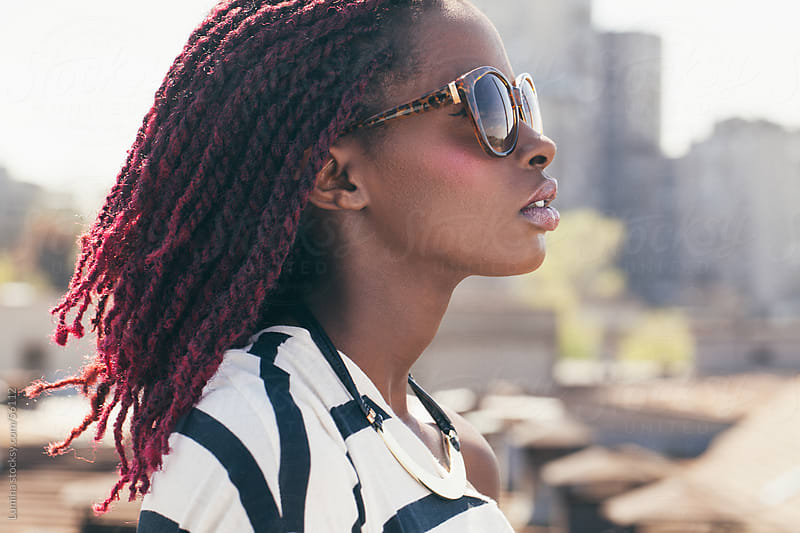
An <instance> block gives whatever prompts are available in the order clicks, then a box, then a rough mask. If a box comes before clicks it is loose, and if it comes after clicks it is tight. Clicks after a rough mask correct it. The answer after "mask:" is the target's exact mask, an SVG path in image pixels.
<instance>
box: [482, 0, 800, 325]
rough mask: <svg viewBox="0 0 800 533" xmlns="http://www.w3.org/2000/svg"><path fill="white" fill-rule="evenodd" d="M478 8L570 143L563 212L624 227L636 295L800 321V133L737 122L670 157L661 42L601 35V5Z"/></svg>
mask: <svg viewBox="0 0 800 533" xmlns="http://www.w3.org/2000/svg"><path fill="white" fill-rule="evenodd" d="M474 3H475V4H476V5H477V6H478V7H479V8H480V9H481V10H482V11H484V12H485V13H486V14H487V16H488V17H489V18H490V19H491V20H492V22H494V24H495V26H496V27H497V28H498V31H499V32H500V34H501V36H502V37H503V40H504V42H505V44H506V48H507V50H508V54H509V58H510V60H511V63H512V66H513V67H514V69H515V73H518V72H522V71H525V70H527V71H529V72H530V73H531V74H532V75H533V77H534V80H535V82H536V88H537V91H538V93H539V99H540V102H541V105H542V118H543V121H544V130H545V134H546V135H547V136H549V137H551V138H552V139H554V140H555V141H556V143H557V144H558V155H557V156H556V158H555V160H554V162H553V164H552V165H551V166H549V167H548V168H547V170H546V173H547V174H548V175H550V176H552V177H555V178H556V179H558V181H559V198H558V200H557V201H556V205H557V206H558V207H559V209H561V210H562V211H568V210H569V209H573V208H577V207H589V208H594V209H597V210H599V211H601V212H603V213H604V214H607V215H610V216H613V217H615V218H619V219H621V220H623V221H624V222H625V224H626V231H627V237H626V242H625V243H624V246H623V249H622V250H621V253H620V256H619V266H620V267H621V268H622V269H623V270H624V272H625V273H626V275H627V281H628V286H629V288H630V289H631V291H632V292H633V293H634V294H636V295H637V296H639V297H640V298H642V299H643V300H644V301H646V302H648V303H650V304H654V305H665V304H667V305H693V304H696V305H697V306H700V307H703V308H705V309H706V310H708V309H709V308H717V309H722V310H723V312H724V311H727V310H728V308H727V307H726V305H728V304H730V305H731V306H733V307H734V308H735V309H736V310H738V312H740V313H742V314H749V315H756V316H763V315H765V314H797V313H798V312H800V289H799V288H798V286H800V277H798V276H796V275H794V273H795V272H797V270H798V266H800V211H798V209H797V208H796V207H795V205H794V203H795V202H796V199H797V198H800V190H799V189H800V132H787V131H786V130H784V129H783V128H782V127H780V126H777V125H774V124H771V123H769V122H766V121H754V122H748V121H744V120H741V119H731V120H726V121H723V122H721V123H719V124H718V125H717V127H716V128H715V130H714V133H713V134H712V135H711V137H709V138H708V139H707V140H704V141H702V142H699V143H696V144H695V145H694V146H693V147H692V149H691V151H690V152H689V153H688V154H687V155H686V156H685V157H682V158H678V159H673V158H668V157H666V156H664V154H663V153H662V151H661V148H660V146H661V135H660V133H661V77H662V43H661V39H660V37H658V36H655V35H648V34H643V33H638V32H624V33H615V32H602V31H598V30H597V28H595V27H594V26H593V25H592V0H537V1H535V2H513V9H510V7H511V5H510V4H511V2H509V1H508V0H474ZM765 97H768V95H765ZM731 287H732V288H733V289H730V288H731ZM698 288H699V289H700V290H697V289H698Z"/></svg>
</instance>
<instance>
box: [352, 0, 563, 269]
mask: <svg viewBox="0 0 800 533" xmlns="http://www.w3.org/2000/svg"><path fill="white" fill-rule="evenodd" d="M411 38H412V40H416V42H418V43H419V45H418V46H419V47H420V50H419V53H420V57H421V58H423V66H422V68H421V72H420V75H418V76H417V77H415V78H411V79H410V80H409V81H408V82H407V83H405V84H403V86H394V87H391V88H390V89H389V91H388V92H387V94H386V99H387V101H388V102H389V106H392V105H396V104H400V103H403V102H406V101H409V100H412V99H414V98H417V97H419V96H421V95H422V94H424V93H425V92H427V91H430V90H433V89H436V88H438V87H441V86H442V85H444V84H446V83H448V82H450V81H452V80H454V79H455V78H457V77H458V76H460V75H461V74H463V73H465V72H467V71H469V70H471V69H473V68H475V67H478V66H482V65H490V66H494V67H496V68H497V69H499V70H500V71H501V72H502V73H503V74H505V75H506V77H507V78H508V79H509V80H513V79H514V76H515V74H516V73H515V72H514V70H513V69H512V68H511V65H510V63H509V60H508V57H507V55H506V51H505V48H504V46H503V43H502V41H501V39H500V36H499V35H498V33H497V31H496V29H495V28H494V26H493V25H492V24H491V22H489V21H488V19H487V18H486V17H485V16H484V15H483V14H482V13H480V12H478V11H477V10H475V8H473V7H472V6H470V5H462V4H460V3H457V4H456V5H455V7H454V8H453V9H452V10H449V11H448V10H445V11H444V12H441V13H435V12H431V13H430V14H429V16H426V17H425V18H424V20H423V21H422V22H421V23H420V24H418V25H417V26H416V27H415V28H414V29H413V30H412V35H411ZM524 70H526V69H525V68H522V69H521V71H524ZM461 110H462V106H461V105H447V106H444V107H442V108H439V109H435V110H432V111H428V112H426V113H423V114H420V115H417V116H413V117H409V118H406V119H402V120H395V121H390V122H388V123H386V124H384V125H383V126H381V127H388V128H389V131H387V132H386V133H387V135H386V142H385V143H384V145H383V146H384V151H383V152H382V153H380V154H371V157H367V158H364V160H363V161H362V164H365V165H367V168H365V170H366V171H367V174H368V175H369V176H370V178H369V179H368V189H369V197H370V207H371V209H372V211H371V216H372V217H374V221H373V222H374V230H375V231H376V232H378V233H379V235H380V237H381V238H382V240H383V241H385V242H386V243H387V244H388V246H389V247H390V248H391V249H392V250H391V253H392V254H393V255H395V256H398V257H403V258H405V259H406V260H412V261H422V262H432V263H434V264H433V265H432V266H433V267H434V268H439V269H445V270H448V271H453V270H454V271H457V272H462V273H464V274H466V275H471V274H475V275H484V276H501V275H516V274H523V273H527V272H531V271H533V270H535V269H536V268H538V267H539V266H540V265H541V263H542V261H543V260H544V256H545V231H544V230H542V229H540V228H538V227H536V226H534V225H533V224H532V223H531V222H530V221H529V220H528V219H526V218H525V217H524V216H522V214H521V213H520V209H521V208H522V207H523V206H524V205H525V204H526V203H527V200H528V199H529V198H530V197H531V195H532V194H533V192H534V191H536V190H537V189H538V188H539V187H540V186H542V185H543V184H544V183H545V179H548V178H545V177H544V176H543V173H542V171H543V169H544V167H545V166H547V165H548V164H549V163H550V162H551V161H552V159H553V157H554V156H555V152H556V147H555V144H554V143H553V142H552V141H551V140H550V139H548V138H547V137H544V136H540V135H539V134H538V133H536V132H535V131H534V130H533V129H531V128H530V127H529V126H528V125H527V124H524V123H520V133H519V141H518V144H517V148H516V149H515V150H514V152H512V153H511V154H510V155H509V156H507V157H502V158H500V157H493V156H490V155H488V154H487V153H486V152H484V150H483V149H482V148H481V146H480V144H479V143H478V141H477V139H476V137H475V133H474V131H473V127H472V122H471V121H470V119H469V118H468V117H467V116H466V115H465V113H463V112H461ZM546 112H547V110H546V109H545V110H543V114H544V115H545V121H546V120H547V119H546ZM453 115H455V116H453ZM537 156H539V157H538V158H537ZM542 156H544V158H546V162H545V163H544V164H541V161H544V158H543V157H542ZM534 158H535V159H534ZM532 159H534V161H533V162H532V161H531V160H532ZM536 163H539V164H536Z"/></svg>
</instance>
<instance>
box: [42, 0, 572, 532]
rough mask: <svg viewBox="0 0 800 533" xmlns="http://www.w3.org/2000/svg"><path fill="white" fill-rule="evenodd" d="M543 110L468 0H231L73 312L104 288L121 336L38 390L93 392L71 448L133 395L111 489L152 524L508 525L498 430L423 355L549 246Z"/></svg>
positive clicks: (201, 44)
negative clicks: (438, 385)
mask: <svg viewBox="0 0 800 533" xmlns="http://www.w3.org/2000/svg"><path fill="white" fill-rule="evenodd" d="M465 74H466V76H464V75H465ZM526 83H530V85H525V84H526ZM507 84H508V85H507ZM517 87H518V88H519V89H518V88H517ZM420 96H424V98H423V99H422V100H418V101H416V102H415V100H417V99H418V98H419V97H420ZM408 102H411V105H406V103H408ZM387 108H389V112H386V113H383V111H384V110H386V109H387ZM370 117H372V119H371V120H369V118H370ZM541 131H542V130H541V120H540V117H539V112H538V103H537V102H536V95H535V89H534V88H533V85H532V82H529V81H528V80H527V78H525V77H522V76H520V77H519V78H514V77H513V72H512V69H511V66H510V64H509V61H508V58H507V55H506V52H505V50H504V47H503V44H502V41H501V39H500V37H499V35H498V34H497V31H496V30H495V28H494V26H492V24H491V23H490V22H489V21H488V20H487V19H486V17H485V16H484V15H483V14H481V13H480V12H479V11H477V10H476V9H475V8H474V6H472V5H471V4H470V3H469V2H467V1H462V0H318V1H308V0H306V1H288V2H281V3H278V2H263V1H254V0H248V1H236V0H233V1H230V2H222V3H220V4H219V5H217V6H216V7H215V8H214V9H213V10H212V12H211V13H210V14H209V15H208V17H207V19H206V20H205V21H204V22H203V23H202V24H201V25H200V26H199V27H198V28H197V29H196V30H195V32H194V33H193V34H192V35H191V37H190V38H189V41H188V43H187V44H186V46H185V48H184V50H183V53H182V54H181V55H180V56H179V57H178V58H177V59H176V61H175V63H174V64H173V66H172V68H171V69H170V71H169V73H168V75H167V77H166V79H165V81H164V83H163V85H162V86H161V88H160V89H159V90H158V91H157V93H156V98H155V104H154V106H153V107H152V109H151V110H150V112H149V113H148V114H147V116H146V117H145V119H144V123H143V125H142V128H141V129H140V131H139V134H138V136H137V138H136V141H135V143H134V145H133V147H132V149H131V150H130V151H129V153H128V159H127V162H126V164H125V166H124V167H123V169H122V171H121V172H120V174H119V177H118V182H117V184H116V185H115V186H114V188H113V189H112V191H111V193H110V194H109V196H108V198H107V200H106V203H105V205H104V206H103V208H102V210H101V211H100V213H99V216H98V219H97V221H96V222H95V224H94V226H93V227H92V228H91V230H90V231H89V232H88V233H87V234H85V235H84V236H83V237H82V239H81V244H82V253H81V255H80V257H79V259H78V263H77V267H76V272H75V275H74V277H73V279H72V282H71V285H70V288H69V291H68V293H67V295H66V296H65V298H64V300H63V302H62V303H61V304H60V305H59V306H58V307H57V308H56V309H54V312H57V313H59V319H60V320H59V325H58V328H57V330H56V334H55V338H56V341H57V342H59V343H60V344H64V343H65V342H66V340H67V336H68V334H70V333H72V334H73V335H75V336H81V335H82V334H83V328H82V324H81V319H82V316H83V315H84V313H85V312H86V310H87V308H88V306H89V305H90V304H91V303H92V302H93V301H95V302H96V303H95V308H96V312H95V316H94V319H93V320H92V324H93V328H94V329H95V330H96V331H97V335H98V350H97V355H96V358H95V360H94V361H93V362H92V363H91V364H88V365H87V366H86V367H85V368H84V369H82V372H81V373H80V375H78V376H75V377H73V378H70V379H67V380H63V381H61V382H58V383H54V384H47V383H41V382H40V383H35V384H33V385H31V386H30V387H29V389H28V394H29V395H30V396H35V395H37V394H39V393H40V392H42V391H43V390H47V389H52V388H56V387H62V386H65V385H69V384H72V385H77V386H80V387H81V388H82V390H83V392H84V394H87V395H89V396H90V398H91V406H92V411H91V413H90V414H89V415H87V417H86V418H85V420H84V421H83V423H82V424H81V425H79V426H78V427H77V428H75V430H73V432H72V434H71V435H70V436H69V438H67V439H66V440H65V441H64V442H62V443H59V444H54V445H52V446H51V448H50V450H49V451H50V452H51V453H59V452H62V453H63V451H64V450H65V448H66V447H67V446H68V445H69V443H70V442H71V441H72V440H73V439H74V438H75V437H76V436H77V435H79V434H80V433H82V432H83V431H84V430H85V429H86V428H87V427H88V426H89V425H90V424H91V423H92V422H95V421H96V422H98V428H97V433H96V438H100V437H101V436H102V434H103V433H104V431H105V429H106V425H107V421H108V417H109V414H110V412H111V410H112V408H115V407H118V408H119V412H118V414H117V415H116V419H115V421H114V426H113V427H114V437H115V440H116V443H117V444H116V445H117V451H118V453H119V455H120V459H121V463H120V468H119V472H120V479H119V480H118V482H117V484H116V485H115V486H114V487H113V489H112V491H111V494H110V495H109V497H108V498H107V499H106V500H105V501H104V502H102V504H99V505H97V506H96V508H95V510H96V512H98V513H101V512H105V511H106V510H107V509H108V506H109V504H110V503H111V502H112V501H113V500H114V499H116V498H117V497H118V494H119V491H120V490H121V489H122V488H123V486H124V485H125V484H129V485H130V496H129V500H133V499H134V498H135V496H136V494H137V492H139V493H142V494H144V495H145V497H144V501H143V504H142V511H141V515H140V521H139V529H140V531H147V532H150V531H178V530H181V531H183V530H187V531H192V532H197V531H250V530H254V531H262V530H264V531H273V530H275V531H303V530H308V531H428V530H433V529H434V528H436V529H435V531H442V532H444V531H493V532H496V531H510V530H511V527H510V526H509V524H508V522H507V520H506V519H505V517H504V516H503V515H502V513H501V512H500V511H499V509H498V508H497V505H496V500H497V498H498V492H499V477H498V470H497V460H496V458H495V456H494V454H493V453H492V450H491V449H490V448H489V446H488V444H487V443H486V441H485V440H484V439H483V438H482V437H481V435H480V434H479V433H478V432H477V431H476V430H475V429H474V428H472V427H471V426H470V425H469V423H468V422H467V421H466V420H465V419H463V418H462V417H460V416H458V415H457V414H456V413H454V412H452V411H451V410H450V409H447V408H446V407H444V406H438V405H436V403H435V402H433V401H432V400H431V399H430V397H428V396H427V395H426V394H425V393H424V391H422V390H421V388H420V387H419V386H418V385H417V384H416V382H414V381H413V378H412V377H411V376H410V374H409V369H410V367H411V366H412V364H413V363H414V361H415V360H416V359H417V358H418V357H419V356H420V354H421V353H422V351H423V350H424V348H425V347H426V346H428V344H429V343H430V342H431V340H432V339H433V337H434V335H435V333H436V330H437V328H438V326H439V323H440V321H441V318H442V316H443V314H444V312H445V310H446V308H447V305H448V301H449V299H450V296H451V294H452V292H453V290H454V289H455V287H456V286H457V285H458V283H459V282H460V281H461V280H463V279H464V278H466V277H468V276H470V275H482V276H509V275H516V274H523V273H526V272H531V271H533V270H535V269H536V268H538V267H539V265H540V264H541V263H542V261H543V260H544V256H545V232H546V231H547V230H553V229H555V227H556V225H557V223H558V213H557V211H555V210H554V209H552V208H549V207H546V205H547V204H549V203H550V202H551V201H552V199H553V198H554V197H555V194H556V182H555V180H553V179H550V178H547V177H546V176H545V174H544V172H543V171H544V168H545V167H546V166H547V165H549V164H550V162H551V161H552V160H553V157H554V156H555V151H556V148H555V145H554V144H553V142H552V141H551V140H550V139H548V138H547V137H545V136H544V135H542V133H541ZM534 201H535V202H537V203H536V205H537V206H539V207H536V206H533V205H530V204H532V202H534ZM542 204H545V207H541V205H542ZM75 308H77V316H76V317H75V319H74V320H73V321H72V323H67V319H66V315H67V313H68V312H69V311H71V310H72V309H75ZM407 383H410V384H411V385H412V390H413V392H414V393H415V394H416V395H417V396H419V398H420V401H421V402H422V404H423V405H424V406H425V407H426V409H427V410H428V412H429V413H430V415H431V417H430V419H420V418H418V417H417V416H415V415H413V414H412V413H411V412H410V411H409V409H408V404H407ZM112 390H113V396H112V395H111V392H112ZM109 396H110V397H111V399H110V401H107V399H108V398H109ZM131 408H132V409H133V414H132V418H131V420H130V436H129V437H127V436H126V438H125V441H124V443H123V422H124V421H125V419H126V416H127V412H128V411H129V409H131Z"/></svg>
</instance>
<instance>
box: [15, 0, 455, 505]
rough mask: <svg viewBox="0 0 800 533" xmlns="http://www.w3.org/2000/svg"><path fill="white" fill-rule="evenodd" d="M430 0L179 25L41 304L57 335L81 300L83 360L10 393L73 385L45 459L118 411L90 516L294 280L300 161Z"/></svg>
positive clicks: (276, 8) (354, 113) (347, 3)
mask: <svg viewBox="0 0 800 533" xmlns="http://www.w3.org/2000/svg"><path fill="white" fill-rule="evenodd" d="M439 2H440V0H289V1H282V2H279V1H275V0H271V1H257V0H230V1H223V2H220V3H219V4H217V5H216V6H215V7H214V8H213V9H212V10H211V11H210V12H209V14H208V15H207V17H206V18H205V20H204V21H203V22H202V23H201V24H200V25H199V26H198V27H197V28H196V29H195V30H194V31H193V32H192V34H191V35H190V36H189V38H188V40H187V42H186V44H185V45H184V47H183V50H182V52H181V53H180V54H179V55H178V56H177V57H176V59H175V60H174V62H173V64H172V66H171V67H170V69H169V71H168V73H167V75H166V77H165V79H164V80H163V82H162V84H161V86H160V87H159V88H158V90H157V91H156V93H155V100H154V103H153V105H152V107H151V108H150V110H149V111H148V112H147V114H146V115H145V117H144V119H143V121H142V124H141V126H140V128H139V130H138V132H137V134H136V138H135V140H134V143H133V145H132V146H131V148H130V149H129V150H128V152H127V156H126V160H125V163H124V165H123V166H122V169H121V170H120V172H119V174H118V175H117V180H116V183H115V185H114V186H113V187H112V188H111V190H110V192H109V194H108V196H107V197H106V200H105V202H104V204H103V206H102V208H101V209H100V211H99V213H98V216H97V218H96V220H95V222H94V224H93V225H92V227H91V228H89V229H88V230H87V231H86V232H85V233H84V235H82V236H81V237H80V239H79V244H80V253H79V255H78V257H77V260H76V265H75V271H74V274H73V277H72V279H71V281H70V283H69V287H68V289H67V292H66V294H65V295H64V297H63V299H62V300H61V302H60V303H59V304H58V305H57V306H56V307H54V308H53V309H52V310H51V312H52V313H53V314H56V315H57V316H58V322H57V325H56V329H55V332H54V335H53V337H54V340H55V342H57V343H58V344H61V345H63V344H65V343H66V342H67V339H68V337H69V335H70V334H72V335H73V336H75V337H82V336H83V335H84V328H83V325H82V320H83V316H84V315H85V313H86V312H87V311H88V309H89V306H90V305H92V303H94V309H95V310H94V315H93V317H92V319H91V325H92V330H93V331H95V332H96V335H97V351H96V353H95V357H94V359H93V360H92V361H91V362H89V363H87V364H86V365H85V366H84V367H83V368H82V369H81V370H80V372H79V373H78V375H76V376H72V377H69V378H66V379H62V380H59V381H56V382H55V383H46V382H44V381H43V380H37V381H35V382H33V383H31V384H30V385H29V386H28V387H27V388H26V389H25V391H24V393H25V394H26V395H27V396H28V397H31V398H33V397H36V396H38V395H39V394H41V393H42V392H44V391H48V390H52V389H58V388H62V387H65V386H74V387H77V388H78V389H79V391H80V392H82V393H83V394H84V395H85V396H87V397H88V398H89V403H90V410H89V412H88V413H87V414H86V416H85V417H84V419H83V420H82V421H81V423H80V424H78V426H76V427H75V428H74V429H73V430H72V431H71V432H70V434H69V435H68V436H67V438H66V439H65V440H64V441H63V442H60V443H51V444H50V445H49V446H48V448H47V452H48V453H49V454H51V455H55V454H59V453H66V451H68V447H69V446H70V444H71V443H72V442H73V440H74V439H75V438H77V437H78V436H80V435H81V434H82V433H83V432H84V431H86V429H87V428H88V427H89V426H90V425H91V424H92V423H93V422H97V427H96V431H95V432H94V439H95V440H100V439H101V438H102V437H103V436H104V435H105V433H106V430H107V427H108V425H109V423H111V422H110V421H111V420H112V418H111V414H112V411H113V410H114V409H118V412H117V414H116V416H115V418H113V423H112V427H113V437H114V443H115V448H116V451H117V454H118V455H119V458H120V463H119V465H118V472H119V479H118V480H117V482H116V483H115V484H114V486H113V487H112V488H111V492H110V494H109V495H108V497H107V498H106V499H105V500H104V501H103V502H100V503H96V504H95V505H94V506H93V509H94V511H95V513H96V514H102V513H104V512H106V511H107V510H108V508H109V505H110V504H111V502H113V501H114V500H115V499H118V498H119V493H120V491H121V490H122V489H123V488H124V487H125V486H126V485H128V486H129V497H128V500H129V501H132V500H133V499H135V497H136V495H137V493H141V494H145V493H146V492H147V490H148V489H149V487H150V474H151V473H152V472H154V471H155V470H157V469H159V468H160V467H161V465H162V461H163V456H164V455H165V454H168V453H169V452H170V447H169V436H170V434H171V433H172V431H173V430H174V428H175V426H176V424H177V423H178V422H179V420H180V419H181V417H183V416H185V415H186V413H187V412H188V411H189V410H190V409H191V408H192V406H193V405H194V404H195V403H196V402H197V401H198V399H199V398H200V395H201V393H202V390H203V388H204V387H205V385H206V383H207V382H208V380H209V379H210V378H211V377H212V376H213V375H214V374H215V373H216V371H217V369H218V367H219V364H220V363H221V362H222V357H223V354H224V352H225V350H227V349H229V348H231V347H233V346H237V345H244V344H246V343H247V339H248V338H249V336H250V335H252V334H253V333H254V332H255V331H256V328H257V327H258V326H259V324H262V323H263V320H264V317H265V316H267V315H268V314H269V312H270V310H271V309H272V306H273V304H274V303H275V304H276V303H277V302H279V301H284V300H286V299H291V298H296V297H297V293H296V288H297V287H300V286H304V284H306V282H308V281H309V279H307V278H305V277H304V275H303V274H301V273H300V270H302V269H300V268H298V266H299V265H302V264H304V263H305V262H307V261H311V260H313V259H311V258H310V255H309V252H308V250H306V249H305V247H304V246H303V245H302V242H301V241H302V239H299V238H298V236H299V235H302V234H304V233H305V232H306V231H307V230H306V229H304V227H303V225H304V224H305V218H304V216H303V214H304V213H305V212H306V211H307V210H306V206H307V204H308V197H309V195H310V193H311V191H312V189H313V187H314V184H315V179H316V175H317V173H318V172H319V170H320V169H321V168H322V166H323V164H324V163H325V162H326V160H327V158H328V154H329V150H330V147H331V145H332V144H333V143H334V142H335V141H336V139H337V138H338V137H339V136H340V135H341V134H342V132H343V131H344V130H345V128H346V126H347V125H348V124H349V123H350V122H352V121H353V120H355V119H356V118H363V117H364V116H369V115H370V114H372V113H374V112H375V111H377V108H379V107H380V106H382V105H383V102H381V98H380V97H379V96H378V95H380V94H382V92H381V91H379V89H380V88H381V87H382V85H383V84H385V83H386V80H387V79H389V76H391V75H396V74H398V73H404V72H411V71H413V69H414V68H416V64H417V63H415V61H417V60H418V59H417V58H415V57H413V54H410V53H409V51H408V50H409V37H408V34H409V33H410V31H411V28H412V25H413V22H414V21H415V20H416V17H418V16H420V15H421V14H422V13H424V12H425V11H426V10H427V9H430V8H432V7H434V6H437V5H439ZM354 135H355V136H357V137H358V138H359V139H361V137H360V136H361V135H362V134H361V133H360V132H357V133H354ZM365 142H366V141H365ZM73 310H74V311H75V317H74V319H73V320H72V321H71V322H70V323H68V321H67V315H68V314H69V313H71V312H72V311H73ZM131 410H132V413H131ZM129 413H130V418H128V415H129ZM126 421H129V423H130V434H129V436H126V435H125V431H124V426H125V423H126Z"/></svg>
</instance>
